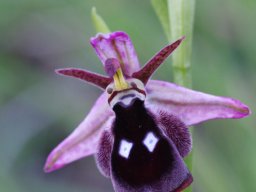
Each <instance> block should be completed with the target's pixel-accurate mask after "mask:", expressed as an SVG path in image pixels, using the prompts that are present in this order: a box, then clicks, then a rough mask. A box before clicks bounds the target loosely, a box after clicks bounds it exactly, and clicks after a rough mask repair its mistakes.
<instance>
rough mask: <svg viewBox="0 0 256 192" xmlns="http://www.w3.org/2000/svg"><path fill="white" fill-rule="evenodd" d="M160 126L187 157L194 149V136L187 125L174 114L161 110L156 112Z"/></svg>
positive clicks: (182, 154)
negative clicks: (192, 136)
mask: <svg viewBox="0 0 256 192" xmlns="http://www.w3.org/2000/svg"><path fill="white" fill-rule="evenodd" d="M155 116H156V117H157V121H158V124H159V126H160V128H161V129H162V130H163V131H164V133H165V135H166V136H167V137H168V138H170V139H171V140H172V141H173V143H174V144H175V146H176V147H177V149H178V151H179V153H180V155H181V157H185V156H186V155H188V154H189V152H190V151H191V149H192V138H191V135H190V133H189V130H188V128H187V126H186V125H185V124H184V123H183V122H182V121H181V120H179V119H178V118H177V117H175V116H174V115H172V114H170V113H168V112H166V111H159V112H158V113H157V114H155Z"/></svg>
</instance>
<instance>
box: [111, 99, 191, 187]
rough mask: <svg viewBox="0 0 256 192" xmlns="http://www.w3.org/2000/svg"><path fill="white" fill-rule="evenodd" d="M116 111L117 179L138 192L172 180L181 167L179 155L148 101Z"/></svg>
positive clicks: (114, 154)
mask: <svg viewBox="0 0 256 192" xmlns="http://www.w3.org/2000/svg"><path fill="white" fill-rule="evenodd" d="M113 110H114V111H115V114H116V120H115V123H114V126H113V134H114V138H115V139H114V145H113V150H112V156H111V165H112V166H111V167H112V174H113V177H114V178H115V180H116V181H117V182H118V183H119V184H120V185H123V186H129V187H132V189H135V191H136V189H138V190H139V189H140V188H141V187H143V186H147V185H148V186H149V185H154V184H155V183H156V184H157V183H159V182H161V180H162V179H166V178H168V174H171V172H172V171H173V168H174V167H173V166H177V164H175V158H176V157H175V155H176V154H175V151H174V149H173V147H172V145H171V144H170V142H169V140H168V138H166V136H165V135H164V134H163V133H162V131H160V129H159V128H158V126H157V124H156V121H155V120H154V118H153V115H151V114H150V113H149V112H148V111H147V109H146V108H145V107H144V102H143V101H141V100H139V99H134V101H133V103H132V104H131V105H129V106H123V105H122V104H120V103H117V104H116V105H115V106H114V108H113ZM190 179H191V178H190ZM177 187H179V186H177ZM124 191H125V190H124ZM153 191H154V190H153ZM170 191H173V190H170ZM168 192H169V191H168Z"/></svg>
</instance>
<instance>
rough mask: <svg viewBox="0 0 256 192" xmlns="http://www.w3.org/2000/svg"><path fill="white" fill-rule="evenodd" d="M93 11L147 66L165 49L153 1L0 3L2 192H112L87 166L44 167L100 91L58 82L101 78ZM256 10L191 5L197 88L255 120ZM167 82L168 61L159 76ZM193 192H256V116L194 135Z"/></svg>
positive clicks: (250, 0)
mask: <svg viewBox="0 0 256 192" xmlns="http://www.w3.org/2000/svg"><path fill="white" fill-rule="evenodd" d="M93 6H95V7H97V10H98V11H99V12H100V13H101V15H102V16H103V17H104V20H106V21H107V23H108V25H109V27H110V28H111V30H112V31H114V30H123V31H126V32H127V33H128V34H129V35H130V36H131V38H132V40H133V42H134V45H135V47H136V49H137V52H138V55H139V58H140V61H141V64H144V63H145V62H146V60H148V59H149V58H150V57H151V56H152V55H153V54H154V53H155V52H156V51H158V50H159V49H160V48H161V47H163V46H164V45H165V44H166V43H167V42H166V39H165V36H164V33H163V31H162V28H161V26H160V23H159V22H158V19H157V17H156V15H155V13H154V11H153V9H152V7H151V4H150V1H139V0H130V1H125V0H118V1H117V0H109V1H108V2H107V3H105V2H103V1H100V0H75V1H71V0H62V1H55V0H19V1H14V0H1V1H0V131H1V132H0V151H1V153H0V162H1V166H0V191H4V192H27V191H32V192H34V191H36V192H41V191H42V192H45V191H47V192H51V191H52V192H58V191H61V192H68V191H75V192H79V191H90V192H91V191H95V192H96V191H113V190H112V186H111V183H110V180H108V179H105V178H104V177H103V176H101V175H100V174H99V172H98V170H97V168H96V165H95V163H94V159H93V157H90V158H86V159H83V160H80V161H78V162H76V163H73V164H71V165H69V166H67V167H66V168H63V169H61V170H59V171H56V172H54V173H50V174H45V173H43V170H42V169H43V165H44V161H45V159H46V157H47V155H48V153H49V152H50V150H51V149H53V148H54V147H55V146H56V145H57V144H58V143H59V142H60V141H61V140H62V139H64V138H65V137H66V136H67V135H68V134H69V133H70V132H71V131H72V130H73V128H75V126H76V125H77V124H78V123H79V121H80V120H81V119H82V118H83V117H84V116H85V114H86V113H87V112H88V110H89V109H90V107H91V106H92V104H93V102H94V100H95V98H96V97H97V95H99V93H100V91H99V90H98V89H97V88H94V87H91V86H89V85H86V84H84V83H81V82H78V81H76V80H71V79H68V78H64V77H58V76H56V75H55V74H54V72H53V71H54V69H55V68H59V67H67V66H74V67H84V68H87V69H90V70H93V71H97V72H99V73H103V69H102V67H101V63H100V61H99V60H98V59H97V57H96V55H95V53H94V51H93V50H92V48H91V46H90V44H89V38H90V37H91V36H93V35H95V32H94V30H93V26H92V23H91V15H90V14H91V8H92V7H93ZM255 10H256V1H254V0H246V1H241V0H233V1H231V0H224V1H221V0H216V1H203V0H197V2H196V15H195V29H194V42H193V61H192V75H193V87H194V88H195V89H197V90H200V91H204V92H209V93H211V94H217V95H224V96H232V97H235V98H237V99H240V100H242V101H243V102H244V103H246V104H248V105H249V106H250V107H251V109H252V111H255V109H256V106H255V103H256V102H255V95H256V76H255V70H256V56H255V53H256V42H255V37H254V36H255V34H256V26H255V25H254V23H255V21H254V20H255V19H254V18H256V11H255ZM155 76H156V77H157V78H159V79H163V80H169V81H170V80H172V77H171V61H170V60H169V62H166V64H165V65H164V66H163V67H161V68H160V69H159V70H158V72H157V73H156V75H155ZM194 132H195V134H194V135H195V136H194V149H195V152H194V170H193V172H194V180H195V182H194V191H196V192H205V191H207V192H216V191H218V192H227V191H232V192H247V191H256V183H255V180H256V151H255V146H256V130H255V115H254V114H253V115H251V116H250V117H249V118H247V119H243V120H233V121H232V120H218V121H212V122H207V123H204V124H202V125H200V126H197V127H195V129H194Z"/></svg>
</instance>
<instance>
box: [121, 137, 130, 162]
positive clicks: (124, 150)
mask: <svg viewBox="0 0 256 192" xmlns="http://www.w3.org/2000/svg"><path fill="white" fill-rule="evenodd" d="M132 146H133V143H131V142H128V141H126V140H124V139H122V140H121V143H120V146H119V155H121V156H122V157H124V158H126V159H128V158H129V155H130V151H131V149H132Z"/></svg>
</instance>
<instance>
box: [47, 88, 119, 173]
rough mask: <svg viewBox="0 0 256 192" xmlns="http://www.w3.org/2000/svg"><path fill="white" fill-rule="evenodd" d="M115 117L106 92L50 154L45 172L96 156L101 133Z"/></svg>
mask: <svg viewBox="0 0 256 192" xmlns="http://www.w3.org/2000/svg"><path fill="white" fill-rule="evenodd" d="M113 115H114V113H113V112H112V110H111V109H110V107H109V105H108V103H107V95H106V93H105V92H104V93H103V94H102V95H101V96H100V97H99V98H98V100H97V101H96V103H95V104H94V106H93V107H92V109H91V111H90V112H89V114H88V115H87V116H86V118H85V119H84V120H83V121H82V122H81V123H80V125H78V127H77V128H76V129H75V130H74V131H73V132H72V133H71V134H70V135H69V136H68V137H67V138H66V139H65V140H64V141H63V142H62V143H60V144H59V145H58V146H57V147H56V148H55V149H54V150H53V151H52V152H51V153H50V155H49V156H48V158H47V161H46V164H45V168H44V170H45V171H46V172H51V171H54V170H56V169H59V168H61V167H63V166H65V165H66V164H69V163H71V162H73V161H75V160H78V159H80V158H82V157H85V156H88V155H91V154H94V153H95V152H96V150H97V145H98V141H99V138H100V135H101V132H102V131H103V130H104V129H107V128H110V126H111V123H112V121H113V118H112V116H113Z"/></svg>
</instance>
